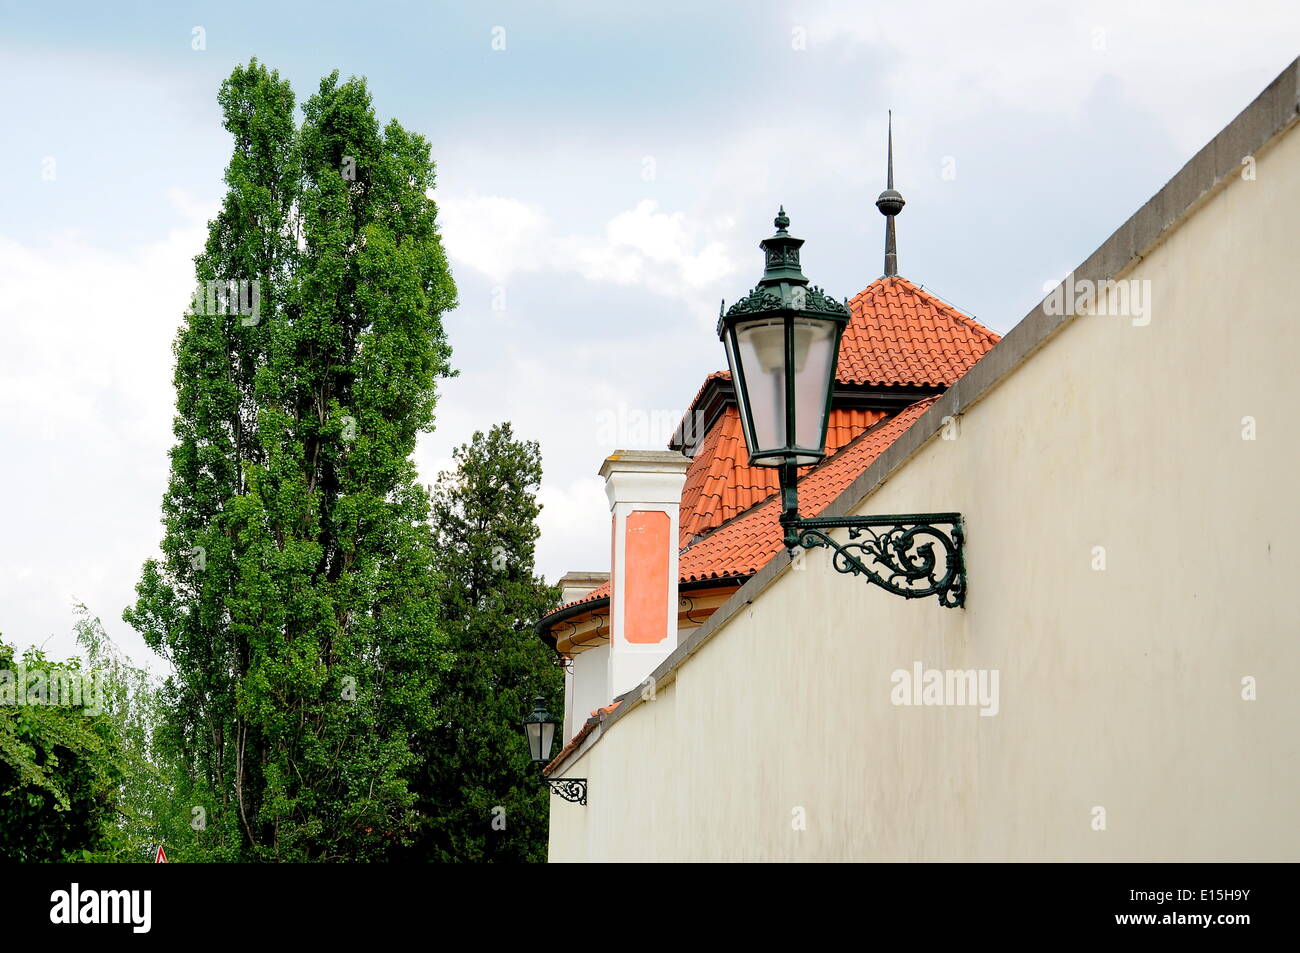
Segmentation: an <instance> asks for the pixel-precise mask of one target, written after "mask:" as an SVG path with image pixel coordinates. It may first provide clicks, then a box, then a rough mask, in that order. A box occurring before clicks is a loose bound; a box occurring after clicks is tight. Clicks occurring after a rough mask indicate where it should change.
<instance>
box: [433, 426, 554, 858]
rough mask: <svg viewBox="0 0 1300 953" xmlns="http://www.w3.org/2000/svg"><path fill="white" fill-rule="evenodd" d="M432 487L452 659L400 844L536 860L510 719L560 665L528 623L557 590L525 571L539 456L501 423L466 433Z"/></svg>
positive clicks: (443, 854) (536, 815)
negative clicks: (405, 839)
mask: <svg viewBox="0 0 1300 953" xmlns="http://www.w3.org/2000/svg"><path fill="white" fill-rule="evenodd" d="M455 460H456V469H455V471H454V472H447V473H443V474H441V475H440V476H439V480H438V484H437V486H436V487H435V489H434V496H433V525H434V530H435V532H436V534H437V539H438V557H437V568H438V595H439V602H440V605H441V609H440V618H439V624H440V626H441V627H442V629H443V631H444V632H445V633H446V636H447V639H448V647H449V649H450V651H451V652H452V654H453V656H454V658H455V664H454V666H453V667H452V668H451V670H450V671H449V672H448V673H447V674H446V676H445V677H444V682H443V686H444V687H443V695H442V704H441V705H440V707H439V712H438V720H437V724H436V727H435V728H434V729H433V730H432V731H431V732H428V733H425V734H424V735H422V743H423V747H424V748H425V750H426V755H427V756H426V759H425V763H424V764H425V770H424V774H423V777H422V778H421V780H420V784H419V790H420V809H421V812H422V814H424V815H425V817H424V821H423V824H422V827H421V834H420V838H419V840H418V842H417V843H416V845H415V846H414V848H413V851H412V853H413V854H414V855H415V856H419V857H421V858H424V859H428V860H460V861H486V860H500V861H543V860H545V859H546V830H547V811H548V805H549V795H548V793H547V791H546V789H545V788H543V787H542V786H541V785H539V784H538V782H537V776H536V771H535V770H534V769H533V768H532V766H531V763H530V761H529V759H528V755H527V751H526V748H525V745H524V738H523V733H522V731H521V730H520V728H519V723H520V722H521V721H522V720H523V717H524V715H526V714H527V713H528V711H530V710H531V708H532V699H533V696H535V695H538V694H540V695H544V696H546V697H547V699H548V703H549V704H550V705H551V706H552V707H551V710H552V711H559V710H560V702H561V700H562V693H563V673H562V671H561V670H560V669H558V668H556V667H555V665H554V664H553V663H554V658H555V656H554V654H553V653H552V652H551V651H550V650H549V649H548V648H546V646H544V645H543V644H542V642H541V641H540V640H539V639H538V638H537V636H536V634H535V633H534V631H533V626H534V625H535V623H536V621H537V619H539V618H540V617H541V616H542V615H544V614H545V613H546V612H547V611H548V610H549V609H551V608H552V607H554V605H555V601H556V598H557V597H558V594H559V593H558V590H556V589H555V588H553V587H550V586H547V585H546V584H545V582H544V581H543V580H542V579H541V578H540V577H538V576H535V575H534V574H533V563H534V549H535V547H536V543H537V537H538V528H537V515H538V513H539V512H540V511H541V506H540V505H539V504H538V502H537V496H536V490H537V487H538V485H539V484H540V483H541V479H542V460H541V453H540V450H539V449H538V445H537V443H536V442H533V441H519V440H515V439H514V435H513V432H512V430H511V427H510V424H508V423H506V424H500V425H498V426H496V427H493V428H492V430H491V432H490V433H488V434H486V435H484V434H483V433H481V432H480V433H476V434H474V438H473V440H472V441H471V442H470V443H468V444H466V445H464V446H462V447H459V448H458V449H457V450H456V451H455Z"/></svg>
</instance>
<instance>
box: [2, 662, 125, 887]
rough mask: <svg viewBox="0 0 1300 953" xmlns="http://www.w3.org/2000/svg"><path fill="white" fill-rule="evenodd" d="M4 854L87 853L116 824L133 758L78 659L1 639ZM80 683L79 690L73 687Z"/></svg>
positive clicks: (37, 857) (54, 857)
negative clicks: (56, 657)
mask: <svg viewBox="0 0 1300 953" xmlns="http://www.w3.org/2000/svg"><path fill="white" fill-rule="evenodd" d="M0 672H2V673H3V684H0V860H8V861H59V860H72V859H81V858H82V857H83V856H84V852H86V851H91V850H96V849H100V848H105V847H107V846H108V845H109V843H110V840H111V838H112V835H113V831H114V821H115V818H116V813H117V809H118V804H119V796H120V792H119V783H120V782H121V781H122V779H123V777H124V775H125V773H126V771H127V759H126V757H125V755H124V753H123V748H122V740H121V738H120V736H119V734H118V731H117V726H116V722H115V721H114V720H113V718H112V717H111V715H110V714H108V713H107V712H105V711H104V710H103V707H104V706H103V704H102V700H101V699H100V697H99V692H98V689H97V687H96V683H95V682H94V681H93V680H91V679H90V678H88V675H89V673H88V672H87V671H85V670H83V668H82V665H81V661H80V660H79V659H75V658H74V659H72V660H71V661H68V662H56V661H53V660H50V659H48V658H46V657H45V654H44V653H43V652H41V651H40V650H39V649H34V648H33V649H28V650H27V651H26V652H24V653H23V655H22V657H21V660H18V659H16V658H15V654H14V649H13V647H12V646H9V645H6V644H4V643H3V642H0ZM73 686H76V687H75V690H74V689H73Z"/></svg>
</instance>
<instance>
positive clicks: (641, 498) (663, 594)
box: [600, 450, 691, 698]
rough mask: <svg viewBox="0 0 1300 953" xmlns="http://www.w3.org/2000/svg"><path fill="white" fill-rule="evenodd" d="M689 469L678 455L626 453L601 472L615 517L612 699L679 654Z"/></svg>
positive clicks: (669, 452) (617, 454)
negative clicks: (680, 553)
mask: <svg viewBox="0 0 1300 953" xmlns="http://www.w3.org/2000/svg"><path fill="white" fill-rule="evenodd" d="M690 465H691V461H690V460H689V459H688V458H686V457H685V456H683V455H682V454H680V453H678V452H676V451H675V450H619V451H617V452H615V453H613V454H611V455H610V456H609V457H608V458H607V459H606V460H605V463H604V465H603V466H601V468H600V475H601V476H603V477H604V478H605V495H606V496H607V497H609V509H610V513H611V514H612V516H613V520H612V533H613V547H612V553H611V561H610V576H609V578H610V606H609V624H610V640H609V688H610V694H611V696H612V697H613V698H617V697H618V696H619V695H622V694H623V693H624V692H627V691H629V690H630V689H633V688H635V687H636V686H637V685H639V684H641V683H642V682H643V681H644V680H645V678H646V676H648V675H649V674H650V673H651V672H653V671H654V670H655V668H656V667H658V665H659V663H660V662H662V661H663V660H664V659H665V658H667V657H668V656H669V655H670V654H671V653H672V651H673V650H674V649H675V648H677V523H678V514H679V511H680V509H681V501H682V486H683V484H685V482H686V470H687V468H688V467H689V466H690Z"/></svg>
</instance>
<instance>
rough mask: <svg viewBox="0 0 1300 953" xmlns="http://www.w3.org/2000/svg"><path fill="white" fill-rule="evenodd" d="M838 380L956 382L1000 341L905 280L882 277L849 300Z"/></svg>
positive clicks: (922, 383)
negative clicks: (847, 323) (847, 322)
mask: <svg viewBox="0 0 1300 953" xmlns="http://www.w3.org/2000/svg"><path fill="white" fill-rule="evenodd" d="M849 314H850V318H849V325H848V327H846V328H845V329H844V337H843V339H841V341H840V363H839V369H838V371H837V373H836V377H837V379H838V380H839V381H840V382H841V383H845V384H887V385H890V384H913V385H941V386H946V385H950V384H952V383H954V382H955V381H956V380H957V379H958V378H959V377H961V376H962V375H963V374H965V373H966V372H967V371H968V370H970V369H971V367H972V366H974V364H975V362H976V361H978V360H979V359H980V358H981V357H983V356H984V355H985V354H987V353H988V352H989V350H990V349H991V348H992V347H993V345H995V344H997V343H998V341H1000V340H1001V337H999V336H998V335H997V334H994V333H993V332H992V331H990V330H989V329H988V328H986V327H984V325H982V324H980V323H979V322H978V321H975V320H974V319H972V318H968V317H967V316H966V315H964V314H962V313H961V312H960V311H958V310H957V309H956V308H954V307H953V306H952V305H950V304H948V303H947V302H945V301H941V300H940V299H938V298H936V297H935V296H934V295H932V294H930V293H928V292H926V291H923V290H921V289H920V288H918V287H917V286H916V285H914V284H912V283H911V282H910V281H908V280H907V279H906V278H878V279H876V280H875V281H873V282H872V283H871V284H869V285H867V287H866V288H865V289H863V290H862V291H861V292H859V293H858V294H857V295H855V296H854V297H853V298H851V299H850V300H849Z"/></svg>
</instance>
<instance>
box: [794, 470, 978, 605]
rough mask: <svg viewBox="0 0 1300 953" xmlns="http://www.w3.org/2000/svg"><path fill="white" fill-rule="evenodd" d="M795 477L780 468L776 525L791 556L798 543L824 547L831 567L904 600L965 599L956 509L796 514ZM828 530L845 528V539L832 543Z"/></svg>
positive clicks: (953, 602)
mask: <svg viewBox="0 0 1300 953" xmlns="http://www.w3.org/2000/svg"><path fill="white" fill-rule="evenodd" d="M795 476H796V473H795V468H794V467H793V466H788V465H787V466H783V467H782V473H781V494H782V512H781V526H782V528H783V529H784V531H785V545H786V548H787V549H788V550H789V551H790V555H791V557H792V558H793V557H794V556H795V555H796V554H797V552H798V551H799V548H800V547H802V548H803V549H816V548H817V547H819V546H825V547H826V548H828V549H830V550H831V552H832V554H833V555H832V557H831V562H832V565H833V566H834V567H835V570H836V572H841V573H845V574H847V575H852V576H863V577H864V578H865V579H866V581H867V582H868V583H869V584H874V585H877V586H879V587H880V588H882V589H884V590H885V591H886V592H891V593H893V594H894V595H896V596H902V597H903V598H904V599H924V598H926V597H927V596H937V597H938V599H939V604H940V605H941V606H945V607H946V608H949V609H960V608H961V607H962V606H963V605H964V604H965V602H966V561H965V554H964V551H963V544H964V542H965V537H964V535H963V533H962V522H961V514H960V513H909V514H904V515H901V516H849V517H843V518H841V517H834V516H829V517H828V516H813V517H807V518H800V516H799V501H798V496H797V493H796V490H795ZM944 527H947V530H946V531H945V529H944ZM834 529H847V530H848V531H849V541H848V542H847V543H838V542H836V541H835V540H834V539H833V538H832V537H831V535H830V531H831V530H834Z"/></svg>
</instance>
